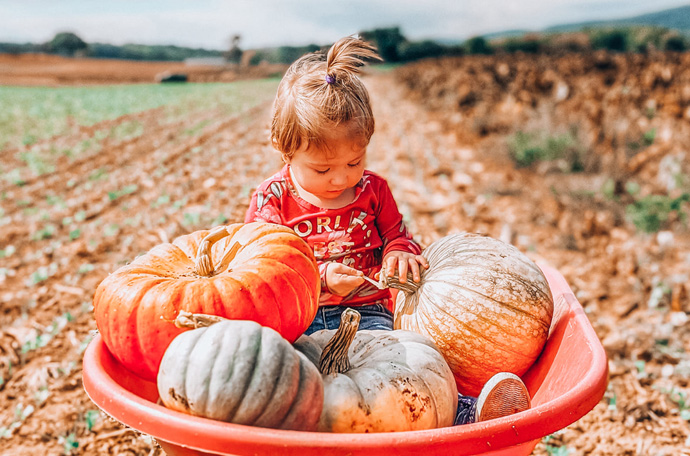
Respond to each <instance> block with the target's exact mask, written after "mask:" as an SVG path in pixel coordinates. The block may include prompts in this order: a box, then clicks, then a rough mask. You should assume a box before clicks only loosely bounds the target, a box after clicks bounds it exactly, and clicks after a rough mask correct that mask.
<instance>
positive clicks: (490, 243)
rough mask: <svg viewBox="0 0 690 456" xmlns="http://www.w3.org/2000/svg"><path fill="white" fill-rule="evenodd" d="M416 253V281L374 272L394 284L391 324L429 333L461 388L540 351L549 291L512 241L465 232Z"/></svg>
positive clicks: (518, 368) (471, 387)
mask: <svg viewBox="0 0 690 456" xmlns="http://www.w3.org/2000/svg"><path fill="white" fill-rule="evenodd" d="M422 255H423V256H424V257H425V258H426V259H427V261H428V262H429V268H428V269H425V270H422V273H421V281H420V282H419V283H416V282H413V281H412V280H411V279H409V278H408V280H407V282H406V283H405V284H400V283H399V281H398V280H397V279H396V278H388V277H386V273H385V271H384V272H382V274H381V281H382V282H384V283H386V284H387V285H389V286H391V287H394V288H399V289H401V290H403V292H401V293H398V296H397V299H396V307H395V322H394V327H395V328H396V329H405V330H408V331H414V332H417V333H419V334H422V335H424V336H426V337H429V338H430V339H431V340H433V341H434V342H435V343H436V345H437V346H438V347H439V349H440V351H441V353H443V355H444V357H445V359H446V361H447V362H448V364H449V365H450V367H451V369H452V370H453V373H454V375H455V380H456V382H457V385H458V390H459V391H460V392H461V393H462V394H466V395H472V396H476V395H478V394H479V392H480V391H481V388H482V386H483V385H484V383H485V382H486V381H487V380H488V379H489V378H491V376H493V375H494V374H496V373H497V372H502V371H503V372H512V373H514V374H516V375H522V374H524V373H525V372H526V371H527V369H528V368H529V367H530V366H531V365H532V364H533V363H534V361H535V360H536V359H537V357H538V356H539V354H540V353H541V351H542V349H543V347H544V344H545V343H546V339H547V336H548V334H549V327H550V325H551V319H552V317H553V297H552V296H551V290H550V288H549V285H548V283H547V281H546V278H545V277H544V274H543V273H542V271H541V270H540V269H539V267H538V266H537V265H536V264H535V263H534V262H533V261H532V260H530V259H529V258H528V257H527V256H526V255H525V254H523V253H522V252H520V250H518V249H517V248H516V247H514V246H512V245H509V244H506V243H504V242H502V241H499V240H497V239H493V238H491V237H487V236H481V235H476V234H469V233H459V234H453V235H449V236H446V237H444V238H442V239H439V240H438V241H436V242H434V243H432V244H431V245H430V246H429V247H428V248H427V249H426V250H424V252H423V253H422Z"/></svg>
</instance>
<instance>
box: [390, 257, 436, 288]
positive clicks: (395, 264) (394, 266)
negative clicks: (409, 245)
mask: <svg viewBox="0 0 690 456" xmlns="http://www.w3.org/2000/svg"><path fill="white" fill-rule="evenodd" d="M383 266H384V267H385V268H386V272H387V274H388V277H393V276H394V275H395V271H396V270H397V271H398V281H399V282H400V283H405V282H407V271H408V270H409V271H411V272H412V279H414V281H415V282H419V281H420V280H421V278H420V275H419V271H420V269H419V268H420V266H421V267H423V268H424V269H428V268H429V263H428V262H427V261H426V258H424V257H423V256H421V255H415V254H414V253H410V252H403V251H399V250H393V251H392V252H389V253H388V254H387V255H386V257H385V258H384V259H383Z"/></svg>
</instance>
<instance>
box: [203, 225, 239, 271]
mask: <svg viewBox="0 0 690 456" xmlns="http://www.w3.org/2000/svg"><path fill="white" fill-rule="evenodd" d="M229 234H230V233H229V232H228V230H227V229H226V227H225V226H219V227H216V228H214V229H213V230H211V232H210V233H208V234H207V235H206V237H204V238H203V239H202V240H201V242H200V243H199V247H198V248H197V250H196V259H195V260H194V272H195V273H196V274H197V275H199V276H202V277H211V276H212V275H214V274H215V273H217V272H218V271H216V270H215V268H214V266H213V260H212V259H211V247H212V246H213V244H215V243H216V242H218V241H220V240H221V239H223V238H224V237H227V236H228V235H229ZM240 247H242V244H240V243H239V242H236V243H235V244H233V246H232V247H231V248H230V251H228V252H227V253H226V254H225V255H224V256H223V258H222V259H221V260H220V261H219V262H218V264H219V265H220V264H223V263H224V262H225V261H226V260H227V259H228V258H230V259H231V258H233V257H234V256H235V254H236V253H237V251H238V250H239V249H240Z"/></svg>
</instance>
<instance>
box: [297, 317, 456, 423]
mask: <svg viewBox="0 0 690 456" xmlns="http://www.w3.org/2000/svg"><path fill="white" fill-rule="evenodd" d="M359 319H360V316H359V313H358V312H357V311H355V310H353V309H346V310H345V312H343V314H342V317H341V324H340V327H339V328H338V330H322V331H317V332H315V333H313V334H312V335H310V336H302V337H300V338H299V339H297V341H296V342H295V344H294V347H295V349H297V350H298V351H301V352H303V353H304V354H305V355H306V356H307V358H309V360H311V361H312V362H313V363H314V364H315V365H317V366H319V367H320V370H321V374H322V377H323V384H324V402H323V411H322V413H321V418H320V420H319V424H318V429H319V430H320V431H326V432H391V431H413V430H420V429H432V428H438V427H444V426H450V425H452V424H453V421H454V419H455V411H456V408H457V388H456V386H455V381H454V379H453V373H452V372H451V370H450V368H449V366H448V364H447V363H446V361H445V360H444V359H443V356H442V355H441V353H439V351H438V348H437V347H436V346H435V345H434V343H433V342H432V341H431V340H430V339H429V338H427V337H424V336H422V335H420V334H417V333H414V332H411V331H402V330H399V331H380V330H376V331H366V330H362V331H357V328H358V326H359Z"/></svg>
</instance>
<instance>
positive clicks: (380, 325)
mask: <svg viewBox="0 0 690 456" xmlns="http://www.w3.org/2000/svg"><path fill="white" fill-rule="evenodd" d="M345 309H347V306H324V307H319V310H318V312H317V313H316V317H314V320H313V321H312V322H311V325H309V328H307V330H306V331H305V332H304V334H306V335H307V336H308V335H309V334H312V333H314V332H316V331H319V330H321V329H338V326H339V325H340V315H341V314H342V313H343V312H344V311H345ZM356 309H357V312H359V314H360V315H361V316H362V318H361V320H360V322H359V329H366V330H371V329H384V330H389V331H392V330H393V314H392V313H391V311H390V310H388V309H387V308H385V307H384V306H382V305H380V304H373V305H370V306H359V307H356ZM476 407H477V398H475V397H472V396H463V395H461V394H458V408H457V412H456V413H455V423H453V424H454V425H458V424H469V423H474V415H475V409H476Z"/></svg>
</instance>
